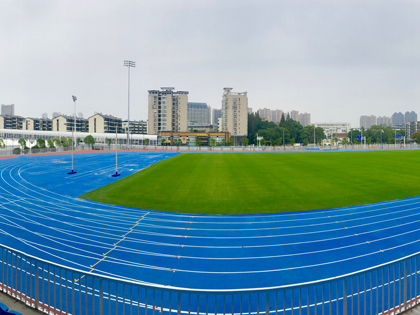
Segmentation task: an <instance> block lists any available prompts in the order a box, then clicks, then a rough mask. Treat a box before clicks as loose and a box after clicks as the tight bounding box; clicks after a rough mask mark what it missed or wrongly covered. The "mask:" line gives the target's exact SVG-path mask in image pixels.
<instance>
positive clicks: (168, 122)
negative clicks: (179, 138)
mask: <svg viewBox="0 0 420 315" xmlns="http://www.w3.org/2000/svg"><path fill="white" fill-rule="evenodd" d="M174 90H175V88H172V87H162V88H161V90H149V96H148V125H147V133H148V134H153V135H156V134H158V133H159V132H162V131H172V132H187V130H188V92H186V91H177V92H176V91H174Z"/></svg>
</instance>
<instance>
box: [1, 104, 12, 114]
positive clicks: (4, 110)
mask: <svg viewBox="0 0 420 315" xmlns="http://www.w3.org/2000/svg"><path fill="white" fill-rule="evenodd" d="M1 115H2V116H6V115H7V116H14V115H15V104H11V105H3V104H1Z"/></svg>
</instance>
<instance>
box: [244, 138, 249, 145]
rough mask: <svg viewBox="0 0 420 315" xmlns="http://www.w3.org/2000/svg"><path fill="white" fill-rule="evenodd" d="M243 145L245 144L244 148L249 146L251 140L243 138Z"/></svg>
mask: <svg viewBox="0 0 420 315" xmlns="http://www.w3.org/2000/svg"><path fill="white" fill-rule="evenodd" d="M242 143H243V145H244V146H246V147H247V146H248V143H249V139H248V138H242Z"/></svg>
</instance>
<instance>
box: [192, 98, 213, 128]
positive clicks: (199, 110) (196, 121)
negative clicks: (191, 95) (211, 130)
mask: <svg viewBox="0 0 420 315" xmlns="http://www.w3.org/2000/svg"><path fill="white" fill-rule="evenodd" d="M187 105H188V111H187V113H188V115H187V117H188V128H191V127H192V126H197V125H200V126H202V125H210V124H211V108H210V107H209V106H207V104H206V103H197V102H188V103H187Z"/></svg>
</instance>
